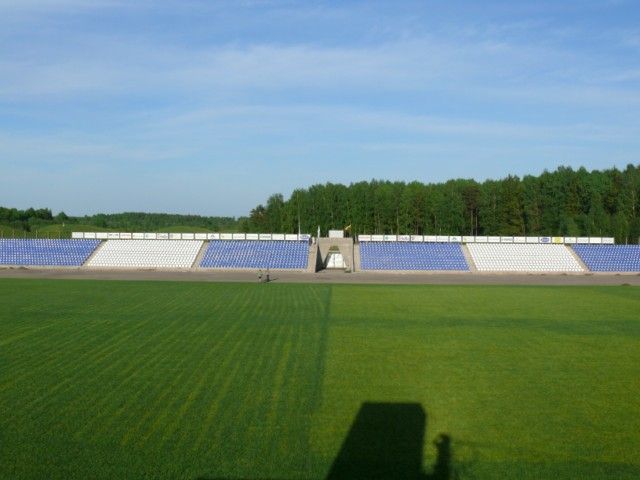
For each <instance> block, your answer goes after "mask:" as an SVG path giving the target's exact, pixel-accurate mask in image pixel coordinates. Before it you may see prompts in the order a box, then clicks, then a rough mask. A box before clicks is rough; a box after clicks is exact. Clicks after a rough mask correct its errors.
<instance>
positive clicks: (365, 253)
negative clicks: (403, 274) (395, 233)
mask: <svg viewBox="0 0 640 480" xmlns="http://www.w3.org/2000/svg"><path fill="white" fill-rule="evenodd" d="M360 268H361V269H362V270H443V271H444V270H462V271H468V270H469V265H468V264H467V261H466V260H465V258H464V253H463V252H462V247H461V246H460V245H459V244H457V243H404V242H361V243H360Z"/></svg>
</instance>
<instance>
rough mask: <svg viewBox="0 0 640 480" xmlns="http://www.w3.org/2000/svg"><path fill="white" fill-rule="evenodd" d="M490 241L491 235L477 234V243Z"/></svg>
mask: <svg viewBox="0 0 640 480" xmlns="http://www.w3.org/2000/svg"><path fill="white" fill-rule="evenodd" d="M488 241H489V237H486V236H484V235H480V236H478V235H476V243H487V242H488Z"/></svg>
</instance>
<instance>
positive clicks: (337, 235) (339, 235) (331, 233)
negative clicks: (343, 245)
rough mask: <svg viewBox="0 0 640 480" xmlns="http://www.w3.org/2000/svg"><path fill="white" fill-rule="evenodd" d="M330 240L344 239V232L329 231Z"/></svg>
mask: <svg viewBox="0 0 640 480" xmlns="http://www.w3.org/2000/svg"><path fill="white" fill-rule="evenodd" d="M329 238H344V231H343V230H329Z"/></svg>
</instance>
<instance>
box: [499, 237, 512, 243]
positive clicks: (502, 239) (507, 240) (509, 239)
mask: <svg viewBox="0 0 640 480" xmlns="http://www.w3.org/2000/svg"><path fill="white" fill-rule="evenodd" d="M500 243H513V237H500Z"/></svg>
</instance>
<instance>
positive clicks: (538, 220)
mask: <svg viewBox="0 0 640 480" xmlns="http://www.w3.org/2000/svg"><path fill="white" fill-rule="evenodd" d="M348 225H351V232H352V234H353V235H357V234H359V233H388V234H451V235H568V236H611V237H615V238H616V242H617V243H638V240H639V237H640V165H638V166H634V165H628V166H627V167H626V168H625V169H624V170H618V169H616V168H613V169H609V170H602V171H600V170H593V171H587V170H586V169H584V168H580V169H578V170H573V169H571V168H568V167H560V168H558V169H557V170H555V171H553V172H547V171H545V172H544V173H542V174H541V175H539V176H533V175H526V176H524V177H522V178H519V177H516V176H512V175H510V176H507V177H506V178H503V179H501V180H486V181H484V182H482V183H480V182H476V181H475V180H468V179H458V180H449V181H448V182H445V183H427V184H425V183H421V182H418V181H414V182H410V183H406V182H390V181H382V180H372V181H370V182H358V183H352V184H350V185H348V186H347V185H340V184H332V183H327V184H324V185H313V186H311V187H309V188H306V189H297V190H294V192H293V193H292V194H291V196H290V197H289V198H288V199H285V198H284V196H283V195H282V194H274V195H271V197H269V199H268V201H267V202H266V205H258V206H257V207H256V208H254V209H253V210H252V211H251V213H250V215H249V216H248V217H242V218H238V219H237V218H233V217H203V216H198V215H172V214H164V213H117V214H97V215H91V216H84V217H69V216H67V215H66V214H65V213H64V212H60V213H58V214H57V215H55V216H54V215H53V214H52V212H51V210H49V209H33V208H30V209H28V210H17V209H15V208H2V207H0V232H2V234H3V235H4V236H9V235H10V234H12V233H13V234H16V235H25V236H34V235H38V234H39V233H38V232H40V233H42V234H43V236H56V235H66V234H68V233H69V232H71V231H73V230H74V229H76V230H87V229H89V230H92V229H95V230H124V231H212V232H220V231H223V232H233V231H245V232H285V233H289V232H291V233H295V232H297V231H298V228H300V230H301V231H302V232H303V233H312V234H313V233H315V232H316V230H317V228H318V226H320V229H321V231H322V234H326V233H327V231H328V230H329V229H333V228H338V229H340V228H343V227H346V226H348Z"/></svg>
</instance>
